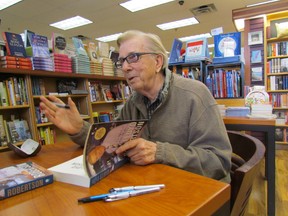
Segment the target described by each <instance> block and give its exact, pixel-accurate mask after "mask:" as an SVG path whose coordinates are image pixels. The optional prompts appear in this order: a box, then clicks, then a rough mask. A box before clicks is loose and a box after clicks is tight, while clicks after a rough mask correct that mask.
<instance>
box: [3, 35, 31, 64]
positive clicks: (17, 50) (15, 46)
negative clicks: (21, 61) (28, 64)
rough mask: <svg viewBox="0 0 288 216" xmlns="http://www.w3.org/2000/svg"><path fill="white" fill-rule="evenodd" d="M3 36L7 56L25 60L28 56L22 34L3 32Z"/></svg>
mask: <svg viewBox="0 0 288 216" xmlns="http://www.w3.org/2000/svg"><path fill="white" fill-rule="evenodd" d="M2 36H3V39H4V42H5V46H6V50H7V55H9V56H16V57H24V58H25V57H26V56H27V55H26V50H25V47H24V42H23V40H22V37H21V35H20V34H15V33H11V32H2Z"/></svg>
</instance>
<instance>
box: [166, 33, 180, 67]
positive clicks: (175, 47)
mask: <svg viewBox="0 0 288 216" xmlns="http://www.w3.org/2000/svg"><path fill="white" fill-rule="evenodd" d="M182 45H183V42H182V41H181V40H179V39H178V38H174V40H173V43H172V48H171V51H170V56H169V64H173V63H179V62H183V59H180V57H181V49H182Z"/></svg>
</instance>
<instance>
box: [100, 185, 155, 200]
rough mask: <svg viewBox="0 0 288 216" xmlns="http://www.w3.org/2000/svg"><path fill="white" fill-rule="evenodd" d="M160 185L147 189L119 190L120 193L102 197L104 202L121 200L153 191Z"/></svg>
mask: <svg viewBox="0 0 288 216" xmlns="http://www.w3.org/2000/svg"><path fill="white" fill-rule="evenodd" d="M160 190H161V188H160V187H154V188H148V189H143V190H132V191H126V192H120V193H114V194H113V193H112V194H111V195H108V196H107V197H105V198H104V200H105V201H106V202H111V201H116V200H122V199H126V198H129V197H132V196H139V195H142V194H147V193H153V192H157V191H160Z"/></svg>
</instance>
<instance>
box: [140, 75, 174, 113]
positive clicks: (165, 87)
mask: <svg viewBox="0 0 288 216" xmlns="http://www.w3.org/2000/svg"><path fill="white" fill-rule="evenodd" d="M164 76H165V79H164V83H163V86H162V88H161V89H160V91H159V92H158V96H157V98H156V100H154V101H153V102H151V101H150V100H149V99H148V98H147V97H145V96H144V97H143V101H144V104H145V105H146V108H147V113H148V119H150V118H151V116H152V114H153V113H154V111H155V110H156V109H157V108H158V107H159V105H160V104H161V103H162V102H163V100H164V98H165V94H167V92H168V88H169V81H170V79H167V77H166V75H165V72H164Z"/></svg>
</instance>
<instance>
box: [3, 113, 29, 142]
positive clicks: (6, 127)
mask: <svg viewBox="0 0 288 216" xmlns="http://www.w3.org/2000/svg"><path fill="white" fill-rule="evenodd" d="M26 139H31V133H30V129H29V126H28V123H27V121H26V120H23V119H15V120H11V121H8V120H6V119H4V118H3V115H0V146H7V144H8V143H9V142H10V143H17V142H23V141H25V140H26Z"/></svg>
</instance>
